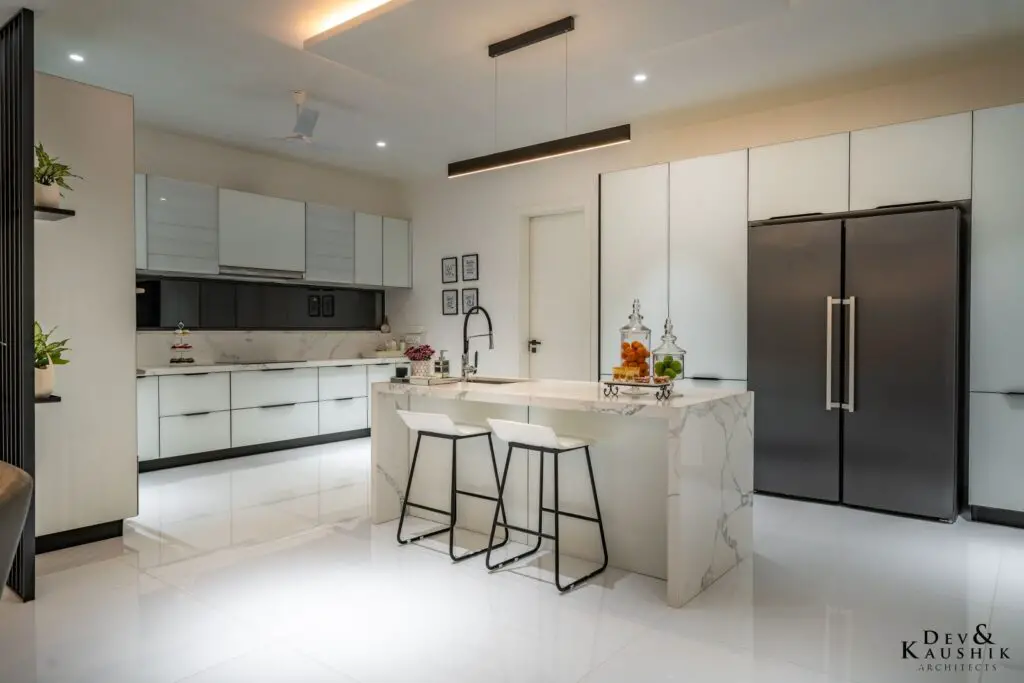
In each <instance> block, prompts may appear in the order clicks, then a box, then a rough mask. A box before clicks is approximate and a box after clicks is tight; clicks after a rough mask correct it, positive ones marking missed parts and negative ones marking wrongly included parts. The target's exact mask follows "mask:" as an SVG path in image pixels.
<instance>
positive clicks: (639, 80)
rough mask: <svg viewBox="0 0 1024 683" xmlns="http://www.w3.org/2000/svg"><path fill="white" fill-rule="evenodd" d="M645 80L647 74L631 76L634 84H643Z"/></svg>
mask: <svg viewBox="0 0 1024 683" xmlns="http://www.w3.org/2000/svg"><path fill="white" fill-rule="evenodd" d="M646 80H647V74H645V73H639V74H633V81H634V82H636V83H643V82H644V81H646Z"/></svg>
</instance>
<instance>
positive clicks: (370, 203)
mask: <svg viewBox="0 0 1024 683" xmlns="http://www.w3.org/2000/svg"><path fill="white" fill-rule="evenodd" d="M135 168H136V170H137V171H138V172H139V173H153V174H155V175H161V176H166V177H169V178H178V179H180V180H191V181H194V182H198V183H206V184H208V185H216V186H218V187H226V188H230V189H232V190H240V191H242V192H254V193H256V194H264V195H269V196H272V197H281V198H284V199H294V200H297V201H306V202H319V203H322V204H329V205H333V206H341V207H344V208H348V209H355V210H356V211H363V212H365V213H374V214H380V215H384V216H393V217H395V218H405V217H408V211H407V206H406V202H405V193H404V192H403V189H402V187H401V185H400V184H399V183H398V182H397V181H394V180H388V179H383V178H375V177H372V176H367V175H363V174H360V173H356V172H353V171H343V170H340V169H335V168H328V167H326V166H314V165H311V164H303V163H299V162H297V161H289V160H287V159H283V158H279V157H275V156H271V155H269V154H260V153H258V152H250V151H246V150H242V149H238V148H235V147H229V146H227V145H222V144H219V143H216V142H213V141H210V140H203V139H200V138H193V137H186V136H183V135H177V134H174V133H168V132H165V131H161V130H155V129H153V128H147V127H144V126H139V127H138V128H137V129H136V131H135Z"/></svg>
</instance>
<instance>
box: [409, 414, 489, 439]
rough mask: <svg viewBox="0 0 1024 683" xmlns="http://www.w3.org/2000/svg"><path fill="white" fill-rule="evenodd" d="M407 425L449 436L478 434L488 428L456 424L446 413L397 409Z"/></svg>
mask: <svg viewBox="0 0 1024 683" xmlns="http://www.w3.org/2000/svg"><path fill="white" fill-rule="evenodd" d="M395 412H396V413H398V416H399V417H400V418H402V422H404V423H405V426H406V427H408V428H409V429H411V430H413V431H414V432H429V433H431V434H447V435H449V436H476V435H478V434H486V433H487V432H488V429H487V428H486V427H480V426H478V425H468V424H456V423H455V422H453V421H452V419H451V418H450V417H448V416H447V415H445V414H444V413H417V412H412V411H409V410H396V411H395Z"/></svg>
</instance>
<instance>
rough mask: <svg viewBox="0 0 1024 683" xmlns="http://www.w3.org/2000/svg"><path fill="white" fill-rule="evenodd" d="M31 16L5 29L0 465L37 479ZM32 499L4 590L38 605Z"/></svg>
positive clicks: (0, 118) (0, 113)
mask: <svg viewBox="0 0 1024 683" xmlns="http://www.w3.org/2000/svg"><path fill="white" fill-rule="evenodd" d="M33 49H34V40H33V14H32V12H31V11H29V10H21V11H19V12H18V13H17V14H15V15H14V17H13V18H12V19H11V20H10V21H8V22H7V24H5V25H4V26H3V27H2V28H0V168H2V172H0V178H2V179H3V180H2V182H0V342H3V345H2V346H0V460H3V461H4V462H6V463H9V464H11V465H14V466H15V467H20V468H21V469H23V470H25V471H26V472H28V473H29V474H30V475H32V477H33V478H34V477H35V384H34V374H33V367H34V366H33V351H32V323H33V320H34V316H35V310H34V307H33V299H34V297H35V287H34V281H33V280H34V277H35V269H34V268H33V258H34V253H33V233H34V230H35V223H34V220H35V219H34V213H33V174H32V170H33V166H34V165H35V158H34V156H33V149H32V145H33V140H34V138H35V125H34V124H35V121H34V116H35V82H34V78H35V75H34V71H33V69H34V66H33ZM35 536H36V532H35V495H34V494H33V498H32V506H31V507H30V508H29V512H28V520H27V521H26V522H25V530H24V532H23V533H22V537H21V543H20V544H19V546H18V551H17V553H16V554H15V556H14V566H13V567H12V569H11V573H10V576H8V577H7V583H8V585H10V587H11V589H12V590H13V591H14V592H15V593H17V594H18V595H19V596H21V598H22V599H23V600H32V599H34V598H35V591H36V586H35V584H36V581H35V573H36V567H35V554H36V553H35V550H36V548H35Z"/></svg>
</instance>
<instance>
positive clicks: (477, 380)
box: [466, 377, 526, 384]
mask: <svg viewBox="0 0 1024 683" xmlns="http://www.w3.org/2000/svg"><path fill="white" fill-rule="evenodd" d="M466 381H467V382H472V383H473V384H518V383H520V382H525V381H526V380H522V379H498V378H496V377H470V378H469V379H467V380H466Z"/></svg>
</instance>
